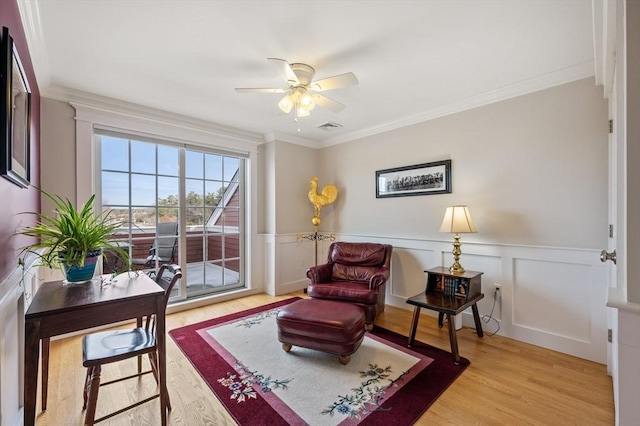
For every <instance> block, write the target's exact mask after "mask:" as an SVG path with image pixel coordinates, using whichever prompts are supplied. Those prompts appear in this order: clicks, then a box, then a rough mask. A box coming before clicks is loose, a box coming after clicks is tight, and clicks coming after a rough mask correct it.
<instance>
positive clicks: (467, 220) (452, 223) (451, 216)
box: [440, 206, 478, 274]
mask: <svg viewBox="0 0 640 426" xmlns="http://www.w3.org/2000/svg"><path fill="white" fill-rule="evenodd" d="M440 232H455V234H456V235H455V237H453V251H452V253H453V265H451V267H450V268H449V271H451V273H453V274H462V273H463V272H464V268H463V267H462V265H460V262H459V260H460V255H461V254H462V252H461V251H460V235H458V234H459V233H463V232H464V233H467V232H478V231H477V230H476V227H475V225H474V224H473V220H472V219H471V214H470V213H469V207H467V206H452V207H447V210H446V211H445V212H444V219H443V220H442V225H440Z"/></svg>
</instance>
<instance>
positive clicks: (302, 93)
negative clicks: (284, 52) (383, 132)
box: [236, 58, 358, 121]
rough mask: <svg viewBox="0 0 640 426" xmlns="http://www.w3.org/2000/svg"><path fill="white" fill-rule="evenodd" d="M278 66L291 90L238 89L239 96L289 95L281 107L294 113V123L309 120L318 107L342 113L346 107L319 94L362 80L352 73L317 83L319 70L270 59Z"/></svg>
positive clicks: (304, 65)
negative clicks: (261, 94) (316, 78)
mask: <svg viewBox="0 0 640 426" xmlns="http://www.w3.org/2000/svg"><path fill="white" fill-rule="evenodd" d="M267 60H268V61H269V62H271V63H272V64H273V65H275V66H276V67H277V69H278V71H279V72H280V75H281V76H282V78H284V80H285V81H286V82H287V84H288V85H289V87H287V88H236V92H238V93H286V95H285V97H283V98H282V99H281V100H280V102H278V107H279V108H280V110H281V111H282V112H284V113H285V114H289V113H290V112H291V111H294V119H295V120H296V121H297V119H298V118H299V117H308V116H309V115H310V111H311V110H312V109H313V108H314V107H315V106H316V105H318V106H320V107H323V108H327V109H328V110H330V111H333V112H340V111H342V110H343V109H344V107H345V105H344V104H341V103H340V102H336V101H334V100H332V99H329V98H327V97H326V96H323V95H321V94H319V93H315V92H324V91H327V90H334V89H340V88H343V87H349V86H356V85H358V79H357V77H356V76H355V74H353V73H352V72H348V73H344V74H339V75H335V76H333V77H327V78H323V79H322V80H317V81H313V76H314V75H315V73H316V70H315V69H313V67H311V66H310V65H307V64H302V63H293V64H289V62H287V61H286V60H284V59H278V58H267Z"/></svg>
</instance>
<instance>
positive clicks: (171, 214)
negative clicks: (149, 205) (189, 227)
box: [158, 207, 178, 222]
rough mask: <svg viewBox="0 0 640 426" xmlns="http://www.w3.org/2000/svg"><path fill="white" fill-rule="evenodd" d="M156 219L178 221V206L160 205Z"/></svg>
mask: <svg viewBox="0 0 640 426" xmlns="http://www.w3.org/2000/svg"><path fill="white" fill-rule="evenodd" d="M158 220H159V221H160V222H178V207H160V208H159V209H158Z"/></svg>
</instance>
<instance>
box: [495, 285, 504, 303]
mask: <svg viewBox="0 0 640 426" xmlns="http://www.w3.org/2000/svg"><path fill="white" fill-rule="evenodd" d="M493 297H494V298H495V299H496V300H502V284H498V283H494V284H493Z"/></svg>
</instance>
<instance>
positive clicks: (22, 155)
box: [0, 27, 31, 188]
mask: <svg viewBox="0 0 640 426" xmlns="http://www.w3.org/2000/svg"><path fill="white" fill-rule="evenodd" d="M0 49H1V51H0V54H1V55H2V57H1V58H0V77H1V85H0V99H2V102H1V105H0V131H1V134H0V139H1V140H0V144H1V145H2V159H1V160H0V174H1V175H2V176H3V177H4V178H6V179H8V180H10V181H11V182H13V183H15V184H16V185H19V186H21V187H23V188H26V187H27V186H29V180H30V161H29V158H30V134H29V132H30V128H31V89H30V88H29V82H28V80H27V75H26V73H25V72H24V68H23V67H22V62H20V55H18V50H17V49H16V47H15V45H14V44H13V39H12V38H11V36H10V35H9V29H8V28H6V27H3V28H2V47H1V48H0Z"/></svg>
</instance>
